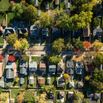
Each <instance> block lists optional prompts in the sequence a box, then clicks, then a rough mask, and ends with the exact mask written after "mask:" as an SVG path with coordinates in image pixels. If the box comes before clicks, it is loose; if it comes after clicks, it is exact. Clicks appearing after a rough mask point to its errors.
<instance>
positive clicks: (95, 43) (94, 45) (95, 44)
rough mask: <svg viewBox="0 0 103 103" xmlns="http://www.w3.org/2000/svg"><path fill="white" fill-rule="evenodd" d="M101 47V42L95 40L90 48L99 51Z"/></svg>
mask: <svg viewBox="0 0 103 103" xmlns="http://www.w3.org/2000/svg"><path fill="white" fill-rule="evenodd" d="M102 46H103V43H102V42H100V41H98V40H96V41H95V42H94V43H93V44H92V47H93V48H94V50H96V51H97V50H100V49H101V47H102Z"/></svg>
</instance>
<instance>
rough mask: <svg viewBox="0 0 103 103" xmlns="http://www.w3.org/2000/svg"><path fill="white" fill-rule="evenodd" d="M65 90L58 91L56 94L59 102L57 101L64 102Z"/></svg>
mask: <svg viewBox="0 0 103 103" xmlns="http://www.w3.org/2000/svg"><path fill="white" fill-rule="evenodd" d="M64 98H65V92H64V91H60V92H58V94H57V101H58V102H59V103H65V99H64Z"/></svg>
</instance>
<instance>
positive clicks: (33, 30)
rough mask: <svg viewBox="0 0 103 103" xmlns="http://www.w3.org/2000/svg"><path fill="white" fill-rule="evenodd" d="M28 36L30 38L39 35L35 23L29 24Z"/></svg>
mask: <svg viewBox="0 0 103 103" xmlns="http://www.w3.org/2000/svg"><path fill="white" fill-rule="evenodd" d="M30 36H31V37H32V38H37V37H38V36H39V29H38V27H37V26H36V25H31V26H30Z"/></svg>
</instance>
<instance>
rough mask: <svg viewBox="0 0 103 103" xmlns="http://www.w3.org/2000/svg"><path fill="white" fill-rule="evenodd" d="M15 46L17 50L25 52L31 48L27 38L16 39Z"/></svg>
mask: <svg viewBox="0 0 103 103" xmlns="http://www.w3.org/2000/svg"><path fill="white" fill-rule="evenodd" d="M14 47H15V49H17V50H20V51H22V52H24V51H25V50H26V49H27V48H29V43H28V41H27V40H26V39H25V38H23V39H20V40H16V42H15V44H14Z"/></svg>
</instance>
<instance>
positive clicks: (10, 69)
mask: <svg viewBox="0 0 103 103" xmlns="http://www.w3.org/2000/svg"><path fill="white" fill-rule="evenodd" d="M5 69H6V79H13V78H14V70H13V64H12V63H10V64H7V65H6V68H5Z"/></svg>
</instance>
